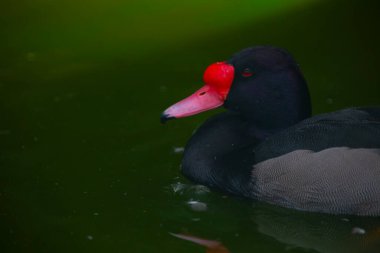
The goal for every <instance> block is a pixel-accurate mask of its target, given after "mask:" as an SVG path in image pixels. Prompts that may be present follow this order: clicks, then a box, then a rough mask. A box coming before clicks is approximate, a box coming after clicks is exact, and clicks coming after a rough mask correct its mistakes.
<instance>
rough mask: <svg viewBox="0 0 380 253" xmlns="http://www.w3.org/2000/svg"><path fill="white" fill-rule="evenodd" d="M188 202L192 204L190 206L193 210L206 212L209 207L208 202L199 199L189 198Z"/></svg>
mask: <svg viewBox="0 0 380 253" xmlns="http://www.w3.org/2000/svg"><path fill="white" fill-rule="evenodd" d="M187 204H188V205H189V206H190V208H191V209H192V210H193V211H196V212H204V211H207V209H208V208H207V204H206V203H203V202H200V201H197V200H189V201H188V202H187Z"/></svg>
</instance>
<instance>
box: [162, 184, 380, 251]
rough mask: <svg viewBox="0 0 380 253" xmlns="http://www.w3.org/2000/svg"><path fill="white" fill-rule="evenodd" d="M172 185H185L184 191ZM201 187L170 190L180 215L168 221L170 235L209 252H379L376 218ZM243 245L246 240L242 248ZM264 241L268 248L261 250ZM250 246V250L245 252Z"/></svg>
mask: <svg viewBox="0 0 380 253" xmlns="http://www.w3.org/2000/svg"><path fill="white" fill-rule="evenodd" d="M173 185H181V189H180V190H179V189H178V188H176V187H175V188H173ZM199 187H203V186H194V185H191V184H190V185H187V184H184V183H180V182H176V183H174V184H172V185H171V189H172V194H173V198H175V199H176V205H177V207H176V210H177V211H180V210H181V211H180V212H179V213H177V215H176V216H175V217H176V218H175V219H173V217H170V220H171V221H170V224H171V225H170V228H168V232H170V233H171V232H172V231H175V233H174V234H172V235H174V236H175V237H178V238H180V239H183V240H186V241H190V242H193V243H195V244H197V245H200V246H202V247H205V248H206V249H207V251H206V252H229V251H228V250H230V251H231V252H249V251H248V250H247V249H249V248H260V250H263V251H265V252H270V251H269V250H270V249H271V247H274V248H276V249H277V250H280V249H281V248H283V250H288V251H290V252H321V253H350V252H352V253H357V252H368V253H369V252H377V251H378V250H379V249H380V220H379V219H378V218H366V217H354V216H342V215H339V216H336V215H328V214H318V213H308V212H299V211H295V210H290V209H285V208H281V207H276V206H272V205H268V204H265V203H257V202H253V203H252V202H251V201H246V200H242V199H236V198H231V197H228V196H223V195H220V194H219V193H213V192H208V191H205V192H204V191H201V192H199V191H197V188H199ZM188 199H197V200H198V201H197V203H204V204H205V205H207V206H208V207H209V209H208V210H202V211H204V212H199V210H197V209H193V208H189V207H188V206H187V204H188ZM166 219H167V218H166ZM211 219H212V220H211ZM178 225H180V226H179V227H178ZM176 226H177V227H176ZM258 235H260V236H259V238H258ZM263 236H264V237H265V239H264V240H263V238H262V237H263ZM260 237H261V238H260ZM243 238H244V239H243ZM244 240H248V241H246V242H245V243H244V244H243V245H239V244H241V243H242V242H243V241H244ZM261 240H263V241H265V242H266V243H268V241H269V242H270V244H264V245H263V243H262V242H260V241H261ZM215 245H217V246H218V247H216V246H215ZM247 245H250V246H249V247H248V248H246V246H247ZM184 247H185V243H184ZM227 248H228V249H227Z"/></svg>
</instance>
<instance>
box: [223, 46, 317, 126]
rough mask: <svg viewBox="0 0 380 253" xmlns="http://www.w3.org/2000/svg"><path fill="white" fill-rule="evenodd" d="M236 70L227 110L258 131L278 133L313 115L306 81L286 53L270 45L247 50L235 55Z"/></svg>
mask: <svg viewBox="0 0 380 253" xmlns="http://www.w3.org/2000/svg"><path fill="white" fill-rule="evenodd" d="M228 63H229V64H231V65H233V67H234V69H235V75H234V80H233V83H232V85H231V89H230V91H229V93H228V96H227V98H226V100H225V102H224V107H225V108H227V109H228V110H231V111H234V112H237V113H239V114H241V115H242V117H244V118H246V119H247V120H249V121H252V124H253V125H254V126H255V127H257V128H258V129H265V130H268V131H271V130H273V131H277V130H279V129H283V128H286V127H288V126H291V125H293V124H295V123H297V122H299V121H300V120H303V119H305V118H307V117H309V116H310V114H311V105H310V97H309V92H308V88H307V85H306V81H305V79H304V78H303V76H302V74H301V72H300V69H299V67H298V65H297V63H296V62H295V61H294V59H293V58H292V56H291V55H290V54H289V53H288V52H287V51H285V50H283V49H280V48H275V47H270V46H260V47H253V48H247V49H244V50H242V51H240V52H239V53H237V54H235V55H233V56H232V58H231V59H229V60H228Z"/></svg>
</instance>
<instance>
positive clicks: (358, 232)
mask: <svg viewBox="0 0 380 253" xmlns="http://www.w3.org/2000/svg"><path fill="white" fill-rule="evenodd" d="M351 233H352V234H353V235H364V234H365V233H366V232H365V230H364V229H363V228H359V227H354V228H352V231H351Z"/></svg>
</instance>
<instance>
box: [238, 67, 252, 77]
mask: <svg viewBox="0 0 380 253" xmlns="http://www.w3.org/2000/svg"><path fill="white" fill-rule="evenodd" d="M241 75H242V76H243V77H250V76H252V75H253V71H252V69H250V68H245V69H243V71H242V72H241Z"/></svg>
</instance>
